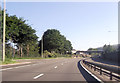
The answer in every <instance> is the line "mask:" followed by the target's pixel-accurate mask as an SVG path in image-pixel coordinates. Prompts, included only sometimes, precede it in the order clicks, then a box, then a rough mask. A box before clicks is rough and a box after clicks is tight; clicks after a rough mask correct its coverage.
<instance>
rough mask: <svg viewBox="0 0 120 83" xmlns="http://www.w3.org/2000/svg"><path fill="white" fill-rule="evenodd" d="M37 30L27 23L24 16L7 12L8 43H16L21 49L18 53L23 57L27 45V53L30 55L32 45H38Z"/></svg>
mask: <svg viewBox="0 0 120 83" xmlns="http://www.w3.org/2000/svg"><path fill="white" fill-rule="evenodd" d="M2 16H3V15H2ZM35 32H36V31H35V30H34V29H32V27H31V26H29V25H28V24H26V20H24V19H23V18H18V17H17V16H16V15H13V16H9V15H8V14H6V44H7V42H10V43H14V44H16V45H17V48H18V50H19V52H18V55H20V56H21V57H22V56H23V49H25V47H27V55H29V47H30V45H34V47H36V46H38V45H37V44H38V41H37V39H38V37H37V35H36V34H35ZM25 50H26V49H25Z"/></svg>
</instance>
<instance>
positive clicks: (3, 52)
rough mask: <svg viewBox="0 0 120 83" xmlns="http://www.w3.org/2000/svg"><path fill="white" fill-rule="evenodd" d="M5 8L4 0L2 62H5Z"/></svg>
mask: <svg viewBox="0 0 120 83" xmlns="http://www.w3.org/2000/svg"><path fill="white" fill-rule="evenodd" d="M5 8H6V4H5V0H4V10H3V12H4V15H3V16H4V17H3V48H2V61H3V62H4V61H5V27H6V26H5V25H6V18H5V17H6V12H5Z"/></svg>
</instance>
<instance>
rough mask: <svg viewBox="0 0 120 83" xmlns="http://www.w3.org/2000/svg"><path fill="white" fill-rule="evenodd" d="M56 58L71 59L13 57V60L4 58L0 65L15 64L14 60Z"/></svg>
mask: <svg viewBox="0 0 120 83" xmlns="http://www.w3.org/2000/svg"><path fill="white" fill-rule="evenodd" d="M57 58H72V57H63V56H61V57H60V56H59V57H46V58H45V57H44V58H42V57H14V58H6V59H5V62H2V61H0V65H4V64H14V63H17V62H16V60H19V59H20V60H22V59H23V60H24V59H57Z"/></svg>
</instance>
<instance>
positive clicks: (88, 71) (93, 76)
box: [80, 61, 104, 83]
mask: <svg viewBox="0 0 120 83" xmlns="http://www.w3.org/2000/svg"><path fill="white" fill-rule="evenodd" d="M80 64H81V61H80ZM81 66H82V67H83V68H84V69H85V70H86V71H87V72H88V73H89V74H90V75H91V76H93V77H94V78H95V79H97V80H98V81H99V82H101V83H104V82H103V81H102V80H100V79H99V78H98V77H96V76H95V75H93V74H92V73H91V72H90V71H88V70H87V69H86V68H85V67H84V66H83V65H82V64H81Z"/></svg>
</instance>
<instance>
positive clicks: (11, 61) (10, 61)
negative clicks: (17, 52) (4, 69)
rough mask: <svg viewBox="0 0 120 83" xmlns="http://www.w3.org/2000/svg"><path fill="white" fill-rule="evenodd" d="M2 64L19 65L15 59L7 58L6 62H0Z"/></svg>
mask: <svg viewBox="0 0 120 83" xmlns="http://www.w3.org/2000/svg"><path fill="white" fill-rule="evenodd" d="M0 63H1V64H13V63H17V62H16V61H15V60H13V59H9V58H6V59H5V61H4V62H2V61H1V62H0Z"/></svg>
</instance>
